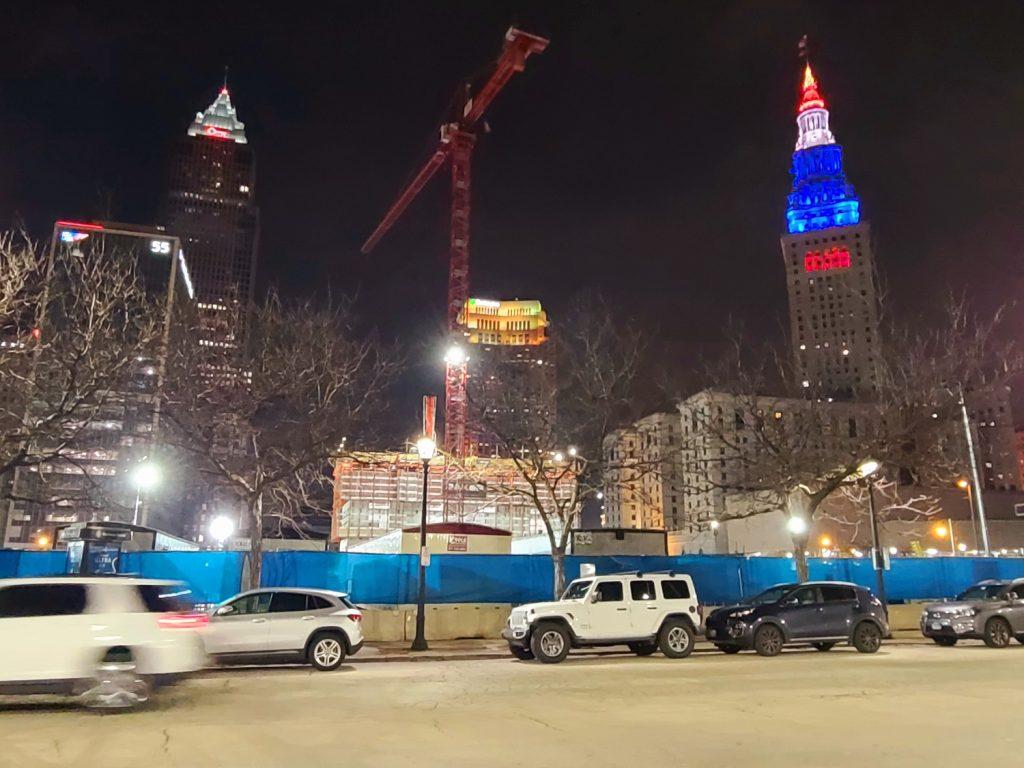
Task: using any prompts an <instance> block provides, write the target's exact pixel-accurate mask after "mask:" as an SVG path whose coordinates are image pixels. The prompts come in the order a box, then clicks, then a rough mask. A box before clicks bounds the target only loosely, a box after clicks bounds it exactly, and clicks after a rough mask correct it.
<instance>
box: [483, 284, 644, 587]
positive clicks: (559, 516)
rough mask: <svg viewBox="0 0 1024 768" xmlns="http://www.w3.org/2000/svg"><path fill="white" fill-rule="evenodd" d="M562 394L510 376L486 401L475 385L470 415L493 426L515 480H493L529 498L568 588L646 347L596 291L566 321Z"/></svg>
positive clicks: (559, 578) (557, 576) (559, 583)
mask: <svg viewBox="0 0 1024 768" xmlns="http://www.w3.org/2000/svg"><path fill="white" fill-rule="evenodd" d="M558 327H559V332H558V335H557V344H558V351H559V358H558V363H557V365H558V370H557V396H556V398H555V404H554V407H537V399H536V393H535V392H534V391H533V389H532V388H531V387H530V385H529V384H528V383H527V382H528V379H527V378H524V377H514V376H510V377H507V378H502V380H501V388H500V390H498V392H497V394H492V395H491V396H490V397H489V398H487V399H486V400H484V401H481V400H479V399H476V398H475V397H474V393H473V392H472V391H470V392H469V406H470V408H469V410H470V420H471V421H472V422H475V423H476V424H477V425H479V426H480V427H482V428H483V429H484V430H485V431H486V432H487V433H489V435H490V437H491V439H492V440H494V441H495V442H496V443H497V445H498V446H499V453H500V455H501V456H503V457H505V458H506V459H507V460H508V462H509V463H510V466H511V467H512V468H513V470H514V477H515V480H514V481H513V482H510V483H508V484H507V487H505V486H502V485H501V483H500V482H499V483H497V484H495V483H493V481H492V485H496V487H498V490H500V491H501V492H502V493H508V494H518V495H520V496H525V497H526V498H527V499H529V501H530V503H531V504H532V505H533V507H534V509H535V510H536V511H537V514H538V516H539V517H540V519H541V520H542V521H543V524H544V530H545V533H546V534H547V537H548V542H549V544H550V546H551V559H552V563H553V566H554V582H553V585H552V586H553V591H554V594H555V596H556V597H557V596H558V595H560V594H561V593H562V592H563V591H564V588H565V554H566V550H567V548H568V543H569V537H570V536H571V533H572V529H573V528H574V527H577V526H578V523H579V519H580V515H581V512H582V510H583V507H584V505H585V504H586V503H587V502H588V500H591V499H595V498H596V496H597V494H598V493H599V492H600V491H601V490H602V488H603V475H604V472H605V470H606V469H607V467H606V462H605V458H604V454H603V451H602V445H603V441H604V438H605V437H606V436H607V435H608V433H609V432H610V431H611V430H612V429H614V428H615V427H616V426H618V425H619V424H620V423H623V422H625V421H628V420H629V419H630V418H631V416H632V415H633V414H634V411H635V409H636V407H637V403H636V402H635V401H634V391H635V388H636V384H637V381H638V377H639V375H640V360H641V357H642V354H643V351H644V347H645V344H644V339H643V337H642V336H641V334H640V333H639V332H638V331H637V330H636V329H635V328H634V327H632V325H631V324H630V323H629V321H628V320H626V319H625V318H623V317H622V316H621V315H617V314H616V313H615V312H614V311H613V310H612V308H611V307H610V306H609V305H608V304H607V303H606V302H605V301H604V299H603V298H602V297H601V296H599V295H596V294H586V295H581V296H579V297H577V299H576V300H575V301H574V302H573V304H572V306H571V308H570V311H569V313H568V315H567V317H566V319H565V321H564V322H563V323H561V324H559V326H558Z"/></svg>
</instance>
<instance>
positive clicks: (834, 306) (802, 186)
mask: <svg viewBox="0 0 1024 768" xmlns="http://www.w3.org/2000/svg"><path fill="white" fill-rule="evenodd" d="M801 49H802V51H803V52H804V53H805V52H806V48H805V45H804V44H802V45H801ZM796 125H797V129H798V133H797V139H796V148H795V151H794V152H793V164H792V169H791V173H792V176H793V186H792V189H791V190H790V193H789V197H788V199H787V206H786V233H785V234H783V235H782V237H781V244H782V258H783V263H784V265H785V269H786V284H787V288H788V291H789V316H790V337H791V340H792V344H793V356H794V362H795V366H794V370H795V376H796V383H797V385H798V386H799V387H800V388H802V389H803V390H804V391H806V392H807V394H808V395H809V396H812V397H820V398H826V399H834V398H843V399H845V398H850V397H853V398H858V397H870V396H871V392H872V391H873V390H874V389H875V387H876V386H877V364H878V360H879V340H878V305H877V299H876V297H877V292H876V290H875V280H874V256H873V254H872V249H871V227H870V225H869V224H868V222H867V221H863V220H862V219H861V211H860V200H859V199H858V198H857V194H856V193H855V192H854V190H853V186H852V185H851V184H850V183H849V182H847V180H846V174H845V173H844V171H843V148H842V147H840V146H839V145H838V144H837V143H836V139H835V136H833V135H832V131H831V129H830V127H829V113H828V106H827V105H826V103H825V98H824V96H823V95H822V92H821V88H820V86H819V85H818V81H817V79H816V78H815V76H814V72H813V70H812V69H811V65H810V63H809V62H805V63H804V67H803V81H802V83H801V86H800V97H799V100H798V102H797V105H796Z"/></svg>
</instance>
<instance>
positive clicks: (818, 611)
mask: <svg viewBox="0 0 1024 768" xmlns="http://www.w3.org/2000/svg"><path fill="white" fill-rule="evenodd" d="M888 634H889V623H888V620H887V618H886V614H885V608H884V607H883V606H882V603H881V601H879V599H878V598H877V597H875V596H874V595H873V594H871V591H870V590H867V589H865V588H864V587H860V586H857V585H856V584H848V583H846V582H840V581H810V582H804V583H803V584H779V585H778V586H775V587H772V588H771V589H766V590H765V591H764V592H762V593H761V594H759V595H757V596H756V597H753V598H751V599H750V600H748V601H746V602H745V603H743V604H742V605H733V606H729V607H727V608H719V609H718V610H716V611H713V612H712V613H711V614H710V615H709V616H708V617H707V619H706V621H705V636H706V637H707V639H708V640H710V641H711V642H712V643H714V644H715V646H716V647H717V648H718V649H719V650H721V651H724V652H725V653H737V652H739V651H743V650H749V649H751V648H752V649H753V650H755V651H757V652H758V653H759V654H760V655H762V656H777V655H778V654H779V653H780V652H781V651H782V649H783V647H784V646H787V645H811V646H813V647H814V648H817V649H818V650H819V651H828V650H831V649H832V647H833V646H835V645H836V644H837V643H850V644H851V645H852V646H853V647H854V648H856V649H857V650H858V651H860V652H861V653H874V652H875V651H877V650H878V649H879V648H880V647H881V645H882V638H883V637H887V636H888Z"/></svg>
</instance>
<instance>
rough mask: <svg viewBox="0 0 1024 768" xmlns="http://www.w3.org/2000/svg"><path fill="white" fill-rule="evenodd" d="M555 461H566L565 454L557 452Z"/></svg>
mask: <svg viewBox="0 0 1024 768" xmlns="http://www.w3.org/2000/svg"><path fill="white" fill-rule="evenodd" d="M554 459H555V461H565V454H564V453H562V452H561V451H555V454H554Z"/></svg>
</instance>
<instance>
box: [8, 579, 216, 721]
mask: <svg viewBox="0 0 1024 768" xmlns="http://www.w3.org/2000/svg"><path fill="white" fill-rule="evenodd" d="M189 597H190V595H189V591H188V588H187V587H185V586H183V585H182V584H178V583H175V582H171V581H156V580H153V579H133V578H118V577H55V578H34V579H5V580H0V693H5V694H23V693H48V694H53V693H57V694H77V695H80V696H81V699H82V701H83V703H85V704H86V705H88V706H94V707H128V706H134V705H137V704H142V703H144V702H145V701H147V700H148V699H149V696H150V694H151V692H152V690H153V688H154V687H155V686H157V685H161V684H165V683H170V682H174V681H175V680H176V679H178V678H179V677H181V676H182V675H185V674H187V673H189V672H194V671H196V670H198V669H200V668H201V667H202V666H203V665H204V664H205V661H206V657H205V654H204V653H203V645H202V641H201V640H200V639H199V636H198V632H197V630H200V629H202V628H203V627H205V626H206V624H207V622H208V619H207V616H206V614H203V613H196V612H194V611H193V610H192V604H191V601H190V600H189Z"/></svg>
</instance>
